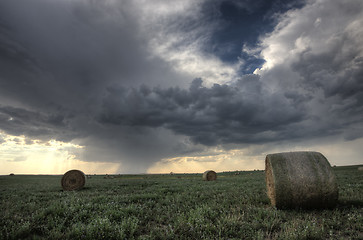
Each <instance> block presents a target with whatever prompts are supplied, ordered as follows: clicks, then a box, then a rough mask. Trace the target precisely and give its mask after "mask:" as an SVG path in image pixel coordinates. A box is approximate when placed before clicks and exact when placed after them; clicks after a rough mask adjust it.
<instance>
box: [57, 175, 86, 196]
mask: <svg viewBox="0 0 363 240" xmlns="http://www.w3.org/2000/svg"><path fill="white" fill-rule="evenodd" d="M61 183H62V188H63V190H65V191H73V190H79V189H81V188H83V186H84V184H85V183H86V177H85V174H84V173H83V172H82V171H80V170H69V171H68V172H66V173H65V174H64V175H63V177H62V181H61Z"/></svg>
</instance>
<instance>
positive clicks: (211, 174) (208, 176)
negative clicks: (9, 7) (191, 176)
mask: <svg viewBox="0 0 363 240" xmlns="http://www.w3.org/2000/svg"><path fill="white" fill-rule="evenodd" d="M203 180H205V181H214V180H217V173H216V172H215V171H212V170H208V171H205V172H204V173H203Z"/></svg>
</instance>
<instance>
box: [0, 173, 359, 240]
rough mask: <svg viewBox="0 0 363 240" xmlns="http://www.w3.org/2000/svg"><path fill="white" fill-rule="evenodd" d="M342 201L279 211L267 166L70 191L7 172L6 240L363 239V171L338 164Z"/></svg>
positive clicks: (53, 181)
mask: <svg viewBox="0 0 363 240" xmlns="http://www.w3.org/2000/svg"><path fill="white" fill-rule="evenodd" d="M334 171H335V173H336V175H337V179H338V184H339V194H340V195H339V204H338V206H337V207H336V208H334V209H330V210H310V211H304V210H276V209H274V208H272V207H271V206H270V205H269V200H268V198H267V195H266V185H265V179H264V172H263V171H253V172H241V173H240V174H239V175H235V174H234V173H218V179H217V181H213V182H205V181H202V174H174V175H121V176H116V177H115V178H113V179H105V178H104V177H103V176H92V178H90V179H87V182H86V185H85V188H83V189H82V190H80V191H75V192H65V191H63V190H62V188H61V186H60V180H61V177H62V176H20V175H19V176H17V175H15V176H0V204H1V205H0V206H1V213H0V214H1V215H0V228H1V229H0V239H363V171H358V170H357V166H350V167H349V166H348V167H336V168H334Z"/></svg>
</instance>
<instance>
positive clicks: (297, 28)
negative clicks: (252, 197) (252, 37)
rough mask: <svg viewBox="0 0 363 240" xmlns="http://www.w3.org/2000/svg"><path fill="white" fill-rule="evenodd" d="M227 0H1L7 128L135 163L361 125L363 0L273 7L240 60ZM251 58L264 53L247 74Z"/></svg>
mask: <svg viewBox="0 0 363 240" xmlns="http://www.w3.org/2000/svg"><path fill="white" fill-rule="evenodd" d="M226 2H227V3H228V4H230V5H231V4H232V5H233V6H236V7H237V5H238V4H237V3H236V2H234V1H219V2H218V4H217V3H214V4H212V3H209V2H208V1H184V0H183V1H176V2H174V3H173V4H170V3H169V2H168V1H153V3H152V5H153V6H152V7H151V6H150V4H151V2H150V1H141V0H138V1H111V0H110V1H102V2H100V1H91V0H76V1H59V2H54V1H45V0H32V1H29V0H28V1H6V2H1V3H0V129H1V130H2V131H4V132H6V133H7V134H12V135H15V136H19V135H25V136H26V137H28V138H30V139H40V140H43V141H47V140H49V139H57V140H60V141H64V142H74V143H76V144H79V145H82V146H85V148H84V149H82V151H80V150H77V151H75V152H74V155H75V156H76V157H77V158H79V159H81V160H83V161H101V162H102V161H103V162H121V168H122V169H124V171H128V172H142V171H145V170H146V169H148V168H149V167H150V166H152V165H153V164H154V163H155V162H157V161H159V160H160V159H165V158H177V157H180V156H187V155H193V154H194V155H198V154H197V153H201V152H202V153H203V154H207V153H208V149H209V148H213V147H220V148H223V149H234V148H245V147H246V146H247V147H248V146H251V145H262V144H270V143H274V144H277V143H278V142H293V141H304V140H311V139H317V138H321V137H343V138H345V139H346V140H354V139H358V138H361V137H362V136H363V126H362V116H363V108H362V106H363V82H362V75H363V43H362V41H361V39H363V29H362V27H361V26H362V25H363V14H362V12H363V3H362V2H361V1H360V0H349V1H345V2H344V3H341V1H338V0H333V1H326V0H318V1H307V2H306V5H305V6H303V7H301V8H299V9H291V10H290V11H288V12H282V11H277V12H278V13H279V14H278V15H275V16H274V15H273V14H272V13H271V12H269V13H268V14H267V15H266V16H265V17H267V16H268V17H271V16H274V19H273V21H271V22H276V26H275V27H274V28H273V29H272V31H271V32H270V33H268V34H264V35H261V36H260V37H259V42H256V43H255V44H249V43H246V42H245V44H243V43H241V46H240V47H241V49H240V51H241V54H242V53H243V54H247V55H248V56H249V57H250V58H246V59H244V60H242V59H240V61H239V60H238V59H237V61H224V60H223V59H224V57H223V56H222V55H223V54H222V55H221V54H218V51H217V50H216V49H217V48H221V45H217V44H216V46H215V47H213V44H212V43H213V41H214V40H215V39H217V38H216V33H217V32H223V31H222V30H221V29H222V28H223V27H225V26H226V24H227V23H228V21H226V20H225V19H223V18H222V16H223V14H222V10H221V6H222V5H223V4H226ZM260 3H261V2H260ZM256 4H257V3H256ZM261 4H262V3H261ZM291 4H292V5H294V4H295V5H296V3H291ZM275 6H277V5H275ZM238 7H239V9H243V13H244V14H247V13H251V14H252V12H253V11H255V10H254V9H257V8H258V4H257V5H238ZM214 8H216V9H217V10H215V9H214ZM40 9H41V10H40ZM211 9H214V10H213V11H212V10H211ZM271 9H272V8H271ZM241 11H242V10H241ZM271 11H272V10H271ZM212 13H213V14H212ZM218 13H220V14H221V15H218ZM251 16H252V15H251ZM250 19H252V17H251V18H250ZM235 31H239V29H238V28H237V27H236V29H235ZM265 31H267V30H266V29H265ZM254 34H256V32H255V33H254ZM222 45H223V44H222ZM227 45H228V44H227ZM227 45H223V46H225V47H226V46H227ZM243 46H244V48H243ZM247 46H250V47H249V48H248V47H247ZM251 46H252V47H251ZM229 56H230V55H229ZM248 59H250V60H251V59H252V60H251V61H257V60H256V59H262V60H264V61H265V63H264V64H263V65H262V67H261V68H260V69H257V70H256V71H255V72H254V73H255V74H247V75H243V74H241V67H243V66H244V64H247V65H248V64H250V65H249V66H255V65H256V62H250V63H247V62H246V61H248ZM193 79H194V80H193ZM2 141H4V140H2ZM254 154H255V153H254Z"/></svg>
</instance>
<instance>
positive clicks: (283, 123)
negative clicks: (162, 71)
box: [99, 75, 308, 146]
mask: <svg viewBox="0 0 363 240" xmlns="http://www.w3.org/2000/svg"><path fill="white" fill-rule="evenodd" d="M102 109H103V111H104V112H103V113H102V115H101V116H100V120H99V122H100V123H102V124H104V123H109V124H115V125H122V126H135V127H137V126H143V127H164V128H167V129H170V130H172V131H173V132H175V133H176V134H181V135H186V136H189V137H191V139H192V140H193V141H194V142H195V143H200V144H203V145H209V146H214V145H218V144H226V143H247V142H249V143H251V142H267V141H273V140H279V139H284V138H289V137H288V136H282V135H281V133H283V132H284V131H288V129H289V126H290V125H291V124H294V123H299V122H301V121H302V120H304V118H305V112H304V105H303V104H300V105H294V106H293V105H292V104H291V101H290V100H289V99H288V98H285V97H284V96H282V95H280V94H271V93H269V92H268V91H265V90H263V89H262V86H261V82H260V81H259V77H258V76H257V75H246V76H244V77H243V78H242V79H241V80H239V81H238V82H236V83H235V84H232V85H219V84H215V85H213V86H212V87H210V88H207V87H203V85H202V80H201V79H195V80H194V81H193V82H192V83H191V86H190V88H189V89H188V90H186V89H180V88H169V89H160V88H153V89H150V88H148V87H146V86H142V87H140V88H139V89H135V88H133V89H124V88H120V89H115V88H112V89H109V93H108V95H107V96H106V97H105V99H104V102H103V108H102ZM307 134H308V133H307Z"/></svg>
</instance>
